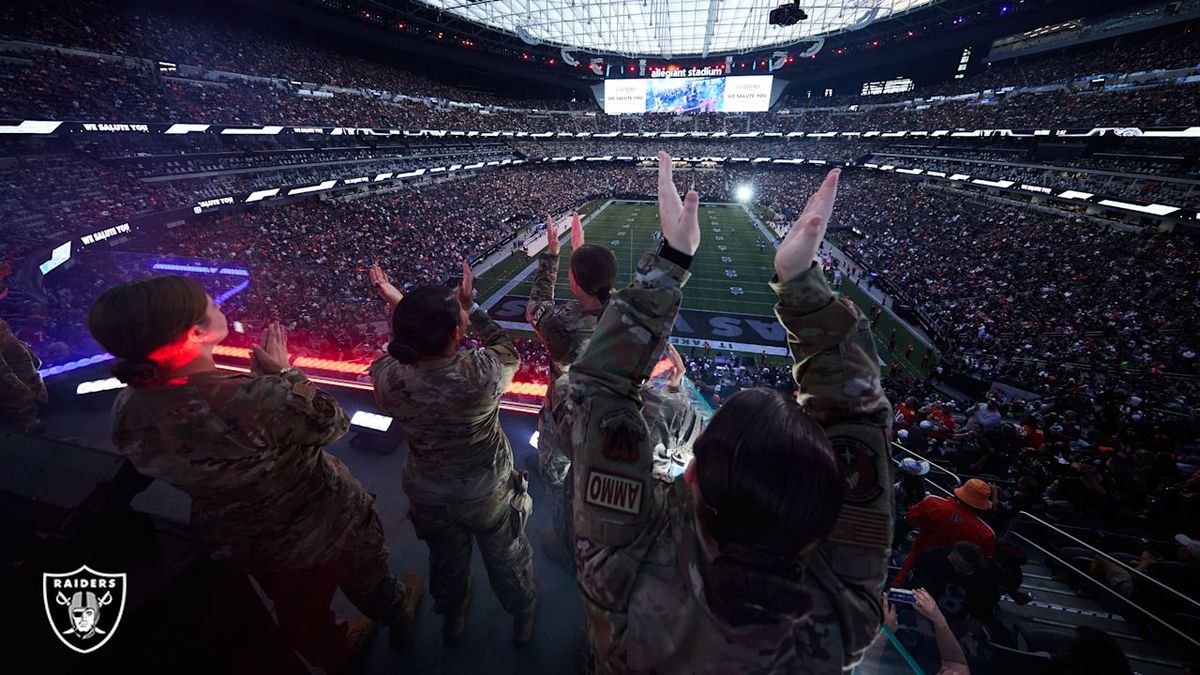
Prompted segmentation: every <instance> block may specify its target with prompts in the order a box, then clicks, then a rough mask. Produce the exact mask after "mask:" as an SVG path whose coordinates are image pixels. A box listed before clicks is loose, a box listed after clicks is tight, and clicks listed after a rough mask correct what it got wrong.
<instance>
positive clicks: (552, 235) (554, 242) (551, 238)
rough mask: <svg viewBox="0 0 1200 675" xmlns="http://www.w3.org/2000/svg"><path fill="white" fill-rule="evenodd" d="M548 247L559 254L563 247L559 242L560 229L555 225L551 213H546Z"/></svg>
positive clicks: (555, 253)
mask: <svg viewBox="0 0 1200 675" xmlns="http://www.w3.org/2000/svg"><path fill="white" fill-rule="evenodd" d="M572 237H574V235H572ZM546 248H547V249H548V250H549V251H550V253H552V254H554V255H558V251H559V249H560V248H562V247H561V246H559V243H558V230H557V228H556V227H554V217H553V216H551V215H550V214H549V213H547V214H546Z"/></svg>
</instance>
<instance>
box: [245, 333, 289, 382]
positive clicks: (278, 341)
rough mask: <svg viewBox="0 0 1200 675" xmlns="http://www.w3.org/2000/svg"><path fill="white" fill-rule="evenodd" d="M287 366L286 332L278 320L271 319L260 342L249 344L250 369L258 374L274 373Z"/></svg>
mask: <svg viewBox="0 0 1200 675" xmlns="http://www.w3.org/2000/svg"><path fill="white" fill-rule="evenodd" d="M287 367H288V352H287V333H286V332H285V331H284V330H283V326H281V325H279V322H278V321H272V322H271V325H269V326H267V330H266V331H264V332H263V339H262V344H257V343H256V344H252V345H250V370H251V372H253V373H256V374H258V375H274V374H276V373H279V372H281V371H283V370H285V369H287Z"/></svg>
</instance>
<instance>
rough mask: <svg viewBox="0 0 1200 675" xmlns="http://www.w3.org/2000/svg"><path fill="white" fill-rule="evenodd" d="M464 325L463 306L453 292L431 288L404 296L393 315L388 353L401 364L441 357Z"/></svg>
mask: <svg viewBox="0 0 1200 675" xmlns="http://www.w3.org/2000/svg"><path fill="white" fill-rule="evenodd" d="M461 323H462V305H460V304H459V302H458V297H457V296H456V295H455V292H454V290H453V289H451V288H447V287H446V286H442V285H437V284H434V285H429V286H420V287H418V288H414V289H413V290H411V291H409V292H408V293H406V294H405V295H404V299H402V300H401V301H400V302H399V303H397V304H396V309H395V310H394V311H393V312H392V341H391V342H389V343H388V346H387V351H388V354H390V355H391V356H392V358H394V359H396V360H397V361H399V362H400V363H407V364H413V363H416V362H417V361H420V360H421V359H422V358H429V357H437V356H441V355H442V354H444V353H445V352H446V349H447V347H448V346H449V344H450V341H451V340H453V339H454V336H455V332H456V331H457V330H458V327H459V325H461Z"/></svg>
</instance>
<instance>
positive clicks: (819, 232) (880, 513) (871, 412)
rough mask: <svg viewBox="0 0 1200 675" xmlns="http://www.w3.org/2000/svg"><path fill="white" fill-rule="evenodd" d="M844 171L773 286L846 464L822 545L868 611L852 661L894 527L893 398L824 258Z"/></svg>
mask: <svg viewBox="0 0 1200 675" xmlns="http://www.w3.org/2000/svg"><path fill="white" fill-rule="evenodd" d="M839 176H840V171H839V170H837V169H834V170H833V171H831V172H830V173H829V175H828V176H826V178H825V181H824V182H823V183H822V185H821V188H820V190H818V191H817V192H816V194H814V195H813V196H812V197H811V198H810V199H809V201H808V205H807V206H806V207H805V210H804V213H803V214H802V215H801V216H800V218H799V219H798V220H797V221H796V223H795V225H794V226H793V227H792V229H791V231H790V232H789V233H788V235H787V237H786V238H785V239H784V241H783V243H782V244H780V246H779V250H778V251H777V252H776V256H775V270H776V276H775V278H774V279H773V280H772V281H771V287H772V288H773V289H774V290H775V292H776V294H777V295H778V296H779V303H778V304H777V305H776V306H775V313H776V315H777V316H778V317H779V321H780V323H782V324H783V326H784V328H786V329H787V335H788V348H789V349H790V350H791V353H792V358H793V360H794V361H795V366H794V367H793V373H794V375H795V377H796V381H797V382H798V383H799V384H800V399H799V401H800V405H802V406H804V408H805V409H806V410H808V412H809V413H810V414H812V416H813V417H814V418H815V419H816V420H817V421H818V422H820V423H821V426H822V427H823V428H824V429H825V433H826V434H827V435H828V436H829V440H830V443H831V445H832V446H833V449H834V452H835V454H836V455H837V456H838V458H839V459H840V460H841V461H842V464H843V466H842V471H843V473H842V475H843V478H844V490H845V491H844V493H843V502H842V512H841V515H840V516H839V518H838V521H837V524H836V525H835V526H834V530H833V532H832V533H831V534H830V536H829V538H828V540H827V541H826V542H824V543H823V544H821V546H820V547H818V549H817V550H816V552H815V554H814V555H816V556H819V557H820V558H821V559H823V560H822V562H823V563H824V564H826V565H828V567H829V569H831V570H833V572H834V573H835V574H836V576H837V578H838V579H839V581H840V583H841V584H842V586H843V587H844V588H845V589H846V591H847V592H846V593H842V594H840V595H839V597H838V601H839V603H841V604H843V605H844V606H845V608H846V611H848V612H849V613H851V614H854V615H857V616H859V617H860V618H861V620H860V621H858V622H856V624H855V625H853V626H846V627H844V630H846V631H847V634H846V635H844V636H843V641H844V644H845V648H846V659H847V663H853V662H855V661H856V660H857V659H858V658H859V657H860V656H861V653H862V651H863V650H865V649H866V647H867V646H868V645H869V644H870V643H871V641H872V640H873V639H874V637H875V634H876V633H877V632H878V627H879V623H880V620H881V618H882V610H881V608H880V605H879V593H880V590H881V589H882V588H883V582H884V578H885V577H886V574H887V555H888V547H889V545H890V543H891V528H892V523H891V517H892V500H893V494H892V489H891V486H892V482H893V481H892V466H891V462H890V461H889V459H888V452H887V428H888V425H889V423H890V421H891V408H890V406H889V405H888V401H887V397H886V396H885V395H884V393H883V388H882V386H881V383H880V372H879V357H878V355H877V354H876V351H875V343H874V340H873V338H872V337H871V332H870V322H869V321H868V320H867V318H866V317H865V316H864V315H863V314H862V312H860V311H859V310H858V308H857V307H855V306H854V305H853V304H852V303H851V302H849V301H848V300H846V299H838V298H836V297H835V296H834V294H833V292H832V291H831V290H830V289H829V286H828V285H827V284H826V282H825V277H824V275H823V274H822V271H821V266H820V265H819V264H818V263H817V262H816V254H817V248H818V246H819V245H820V242H821V240H822V238H823V237H824V236H825V229H826V227H827V225H828V223H829V219H830V217H831V216H832V212H833V202H834V199H835V198H836V197H837V184H838V178H839Z"/></svg>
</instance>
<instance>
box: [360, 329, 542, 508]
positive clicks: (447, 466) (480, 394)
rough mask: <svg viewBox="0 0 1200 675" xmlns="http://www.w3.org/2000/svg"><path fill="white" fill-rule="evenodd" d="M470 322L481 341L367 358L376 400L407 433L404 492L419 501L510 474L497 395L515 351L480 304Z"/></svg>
mask: <svg viewBox="0 0 1200 675" xmlns="http://www.w3.org/2000/svg"><path fill="white" fill-rule="evenodd" d="M471 325H472V326H473V327H474V329H475V330H476V331H477V332H478V333H479V335H480V336H481V337H482V338H483V341H484V344H485V345H486V346H485V347H483V348H481V349H474V350H470V351H460V352H457V353H455V354H454V355H453V356H448V357H445V358H441V359H434V360H431V361H419V362H417V363H415V364H411V365H410V364H405V363H400V362H399V361H397V360H396V359H394V358H392V357H391V356H387V355H385V356H381V357H379V358H378V359H376V360H375V362H374V363H372V364H371V379H372V380H374V382H375V400H377V401H378V402H379V405H381V406H383V409H384V410H387V411H388V412H389V413H390V414H392V415H393V416H394V417H395V418H396V420H397V421H398V422H400V424H401V426H403V427H404V430H405V431H406V432H407V433H408V445H409V453H408V462H407V464H406V465H405V467H404V491H405V493H406V494H407V495H408V498H409V499H411V500H412V501H414V502H417V503H419V504H427V505H430V506H444V505H447V504H453V503H457V502H459V501H462V500H466V499H479V498H481V497H486V496H488V495H491V494H493V493H494V492H495V491H496V490H497V489H498V488H499V487H500V486H501V484H502V483H504V482H506V481H508V480H510V479H511V477H512V470H513V453H512V447H510V446H509V444H508V437H506V436H505V435H504V432H503V431H502V430H501V429H500V396H501V394H503V393H504V391H505V390H506V389H508V385H510V384H512V379H513V375H515V374H516V372H517V367H518V366H520V364H521V357H520V355H519V354H518V353H517V348H516V346H514V345H513V341H512V339H511V338H509V337H508V336H507V335H506V334H505V333H504V330H503V329H502V328H500V326H498V325H497V324H496V322H495V321H493V320H492V318H491V317H489V316H488V313H487V312H486V311H484V310H483V309H476V310H475V311H474V312H472V313H471Z"/></svg>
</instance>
